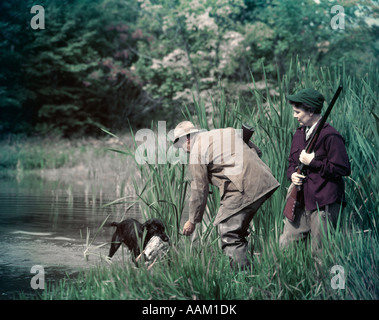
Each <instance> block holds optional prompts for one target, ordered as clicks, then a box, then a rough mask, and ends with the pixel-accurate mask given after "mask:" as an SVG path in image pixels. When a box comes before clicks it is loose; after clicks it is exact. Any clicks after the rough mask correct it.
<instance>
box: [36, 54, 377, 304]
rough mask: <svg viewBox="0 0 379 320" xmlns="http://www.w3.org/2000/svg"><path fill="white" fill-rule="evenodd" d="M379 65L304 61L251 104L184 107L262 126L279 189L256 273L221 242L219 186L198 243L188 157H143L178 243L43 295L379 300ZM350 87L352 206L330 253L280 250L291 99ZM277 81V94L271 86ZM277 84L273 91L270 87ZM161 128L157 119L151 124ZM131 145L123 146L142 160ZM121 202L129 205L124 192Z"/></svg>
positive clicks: (260, 220)
mask: <svg viewBox="0 0 379 320" xmlns="http://www.w3.org/2000/svg"><path fill="white" fill-rule="evenodd" d="M378 80H379V76H378V71H377V70H374V69H372V70H371V72H370V74H367V75H366V77H364V78H363V79H355V78H351V77H349V76H347V75H346V72H345V69H344V67H341V68H340V69H328V68H322V69H315V68H314V67H313V66H312V65H310V64H307V65H301V64H300V62H299V61H296V62H295V63H294V64H292V65H291V67H290V69H289V70H288V72H287V73H286V75H285V76H283V77H282V78H279V77H278V79H277V83H275V84H272V83H271V82H269V81H268V80H267V79H266V80H265V82H266V88H267V89H266V90H263V91H261V90H258V89H257V87H256V86H255V81H254V79H252V82H253V89H252V90H251V96H252V99H251V100H250V101H249V103H246V102H244V101H242V100H237V101H235V102H233V103H232V104H230V103H229V102H228V101H227V98H226V97H225V96H224V95H223V93H222V91H221V94H220V96H219V97H218V99H214V101H213V108H212V109H211V110H207V109H206V108H205V103H204V102H203V101H201V100H199V101H196V100H195V101H194V107H193V108H189V107H188V108H184V110H183V117H181V118H178V122H179V121H182V120H184V119H188V120H191V121H193V122H194V123H195V125H197V126H199V127H200V128H204V129H213V128H222V127H227V126H233V127H236V128H240V127H241V125H242V123H245V122H246V123H249V124H250V125H252V126H254V127H255V129H256V132H255V134H254V137H253V139H254V141H255V143H256V144H257V145H258V146H259V147H260V148H261V149H262V151H263V158H262V159H263V161H265V162H266V163H267V164H268V166H269V167H270V168H271V169H272V172H273V175H274V176H275V177H276V179H277V180H278V181H279V182H280V183H281V187H280V188H279V189H278V190H277V191H276V192H275V193H274V195H273V196H272V197H271V198H270V199H269V200H268V201H266V202H265V204H264V205H263V207H262V208H261V209H260V210H259V211H258V213H257V215H256V216H255V217H254V219H253V221H252V224H251V235H250V237H249V240H250V254H251V259H252V270H251V272H247V273H238V272H237V273H236V272H235V271H233V270H231V269H230V267H229V262H228V259H227V258H226V257H225V256H224V255H223V254H222V252H221V250H220V248H219V246H218V234H217V230H216V228H215V227H213V225H212V220H213V219H214V216H215V213H216V211H217V209H218V205H219V194H218V191H217V190H216V189H215V188H212V191H213V193H212V194H210V195H209V198H208V204H207V212H206V219H204V222H203V224H202V226H198V227H197V228H196V230H197V232H198V234H197V237H196V240H194V241H191V239H190V238H186V237H184V236H182V235H180V233H181V226H182V221H183V218H184V215H185V208H186V207H185V204H186V200H187V199H188V189H189V179H188V177H187V172H186V167H185V166H183V165H182V164H179V163H177V164H166V165H164V164H156V165H154V164H144V165H139V164H137V163H136V168H137V172H136V175H135V179H134V182H133V183H134V188H135V190H136V194H137V196H138V201H139V202H140V204H141V210H142V212H143V214H144V215H145V217H146V218H147V217H159V218H160V219H162V220H163V221H164V223H165V225H166V228H167V231H168V233H169V235H170V237H171V240H172V248H171V250H170V252H169V255H168V258H167V259H166V260H164V261H161V262H159V263H157V264H156V265H154V267H153V268H152V269H150V270H148V269H147V268H144V267H142V268H139V269H138V270H136V269H134V268H133V267H132V266H131V265H130V264H127V263H126V264H121V265H120V264H114V265H112V266H111V267H109V266H108V265H99V267H98V268H96V269H93V270H92V271H90V272H86V273H82V274H81V275H80V276H79V279H76V280H73V281H69V280H66V281H64V282H60V283H59V284H58V285H57V286H53V287H50V288H49V290H45V291H44V292H43V293H42V296H41V298H43V299H378V297H379V293H378V289H377V288H378V285H379V279H378V272H377V266H378V244H379V243H378V239H379V237H378V199H377V194H378V185H379V180H378V173H377V167H378V144H379V139H378V119H379V117H378V115H379V112H378V92H377V88H378V87H379V86H378ZM340 83H341V84H342V85H343V87H344V89H343V92H342V95H341V96H340V98H339V99H338V101H337V103H336V105H335V107H334V109H333V111H332V113H331V115H330V119H329V122H330V123H331V124H332V125H333V126H334V127H335V128H336V129H337V130H338V131H340V132H341V134H342V135H343V136H344V137H345V138H346V147H347V151H348V154H349V157H350V161H351V167H352V174H351V176H350V177H348V178H346V179H345V182H346V194H347V200H348V205H347V207H346V208H345V210H344V212H343V213H342V215H341V218H340V220H339V224H338V228H337V230H335V231H334V232H331V233H330V234H329V238H328V240H325V242H324V245H323V250H322V251H321V252H320V253H319V254H318V255H315V254H312V251H311V249H310V247H311V246H310V245H309V244H308V243H299V244H298V245H295V246H292V247H290V248H288V249H287V250H280V249H279V246H278V241H279V236H280V234H281V232H282V230H283V225H284V218H283V215H282V211H283V207H284V199H285V194H286V188H287V187H288V185H289V182H288V181H287V179H286V169H287V158H288V152H289V149H290V145H291V141H292V135H293V133H294V131H295V130H296V127H297V124H296V123H295V121H294V120H293V117H292V108H291V107H290V106H289V105H288V103H287V102H286V99H285V96H286V95H287V94H291V93H293V92H295V91H297V90H299V89H301V88H304V87H313V88H315V89H317V90H319V91H321V92H322V93H323V94H324V95H325V97H326V100H327V101H330V99H331V97H332V95H333V93H334V92H335V90H336V88H337V87H338V85H339V84H340ZM269 88H271V91H269ZM272 90H274V94H272V92H273V91H272ZM152 128H153V129H154V128H155V127H154V125H153V127H152ZM136 147H137V142H135V146H134V147H132V148H127V149H123V150H116V151H117V152H119V153H122V154H124V155H126V156H127V157H131V158H133V157H134V152H135V149H136ZM117 202H127V199H125V198H120V199H118V200H117ZM334 265H341V266H342V267H343V268H344V270H345V274H346V287H345V289H333V288H332V286H331V278H332V277H333V274H331V268H332V267H333V266H334Z"/></svg>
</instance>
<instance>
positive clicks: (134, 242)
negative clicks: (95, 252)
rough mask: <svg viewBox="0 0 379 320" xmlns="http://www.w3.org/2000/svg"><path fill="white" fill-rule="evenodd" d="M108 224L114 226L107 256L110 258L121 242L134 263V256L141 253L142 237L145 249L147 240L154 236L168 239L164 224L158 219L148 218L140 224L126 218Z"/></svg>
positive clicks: (164, 239) (166, 240)
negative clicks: (130, 254) (129, 252)
mask: <svg viewBox="0 0 379 320" xmlns="http://www.w3.org/2000/svg"><path fill="white" fill-rule="evenodd" d="M110 226H113V227H116V230H115V232H114V234H113V236H112V243H111V247H110V249H109V254H108V257H109V258H112V257H113V255H114V254H115V253H116V251H117V250H118V248H119V247H120V246H121V244H122V243H124V244H125V245H126V246H127V247H128V249H129V250H130V251H131V253H132V259H133V261H134V263H135V264H136V265H137V263H136V258H137V257H138V256H139V255H140V253H141V252H140V243H141V242H142V239H143V238H144V243H143V249H145V247H146V245H147V243H148V242H149V240H150V239H151V238H152V237H154V236H158V237H160V238H161V239H162V241H165V242H168V241H169V237H168V236H167V234H166V233H165V228H164V225H163V223H162V221H161V220H159V219H149V220H147V221H146V222H145V223H143V224H141V223H140V222H139V221H137V220H135V219H132V218H128V219H126V220H123V221H121V222H120V223H117V222H112V223H111V224H110Z"/></svg>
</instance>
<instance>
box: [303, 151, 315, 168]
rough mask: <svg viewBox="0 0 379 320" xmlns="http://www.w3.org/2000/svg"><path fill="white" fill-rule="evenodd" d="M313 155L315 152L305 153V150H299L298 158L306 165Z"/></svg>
mask: <svg viewBox="0 0 379 320" xmlns="http://www.w3.org/2000/svg"><path fill="white" fill-rule="evenodd" d="M314 157H315V153H314V152H312V153H306V152H305V150H303V151H301V153H300V157H299V160H300V162H301V163H304V164H305V165H306V166H309V164H310V163H311V162H312V160H313V158H314Z"/></svg>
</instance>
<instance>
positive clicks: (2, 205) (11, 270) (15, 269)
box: [0, 177, 141, 299]
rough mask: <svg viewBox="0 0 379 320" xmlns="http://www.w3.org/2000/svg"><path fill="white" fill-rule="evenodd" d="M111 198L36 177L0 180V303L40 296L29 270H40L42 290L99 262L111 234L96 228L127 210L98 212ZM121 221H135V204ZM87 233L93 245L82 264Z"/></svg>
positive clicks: (90, 188) (137, 215)
mask: <svg viewBox="0 0 379 320" xmlns="http://www.w3.org/2000/svg"><path fill="white" fill-rule="evenodd" d="M115 198H116V197H114V194H113V192H111V191H108V192H107V191H106V190H101V189H96V187H95V186H88V185H86V186H72V185H69V184H66V183H61V182H51V181H44V180H42V179H40V178H38V177H33V178H24V179H22V180H21V181H16V180H15V179H0V299H14V298H18V295H19V293H20V292H24V293H26V294H28V295H34V294H36V293H37V291H40V290H41V289H33V288H32V285H31V281H32V278H33V277H35V276H38V275H40V272H38V271H33V272H32V267H33V266H37V265H39V266H42V267H43V269H44V272H45V274H44V278H45V286H46V285H47V284H48V283H49V282H54V281H57V280H59V279H62V278H63V277H65V276H66V275H67V274H68V275H73V276H74V275H75V273H78V271H79V270H82V269H83V268H88V267H91V266H94V265H96V264H98V263H105V262H104V261H103V262H102V259H101V257H100V256H98V254H101V255H103V256H105V255H107V253H108V250H109V243H110V241H111V237H112V233H113V231H114V229H113V228H109V227H104V228H101V229H99V227H100V226H101V224H102V223H103V221H104V220H105V219H106V218H107V216H108V215H110V216H109V219H108V221H109V222H111V221H120V220H121V219H122V218H123V217H124V214H125V211H126V208H127V207H129V206H130V204H129V205H121V206H120V205H116V206H111V207H103V205H104V204H106V203H109V202H110V201H112V200H115ZM127 216H128V217H132V218H137V219H138V220H141V217H140V213H139V208H138V205H135V206H133V207H131V208H129V209H128V211H127ZM98 230H99V232H98V234H97V235H96V236H95V234H96V232H97V231H98ZM88 232H89V241H90V242H91V241H93V242H92V244H91V247H90V248H89V251H87V252H89V253H90V255H89V256H88V259H85V257H84V252H85V250H86V249H87V248H88V246H87V245H86V242H87V234H88ZM104 243H106V245H105V246H104V247H102V248H100V249H96V246H97V245H100V244H104ZM119 251H121V250H119ZM118 253H119V252H118ZM34 282H36V280H34ZM37 283H40V282H39V280H38V281H37Z"/></svg>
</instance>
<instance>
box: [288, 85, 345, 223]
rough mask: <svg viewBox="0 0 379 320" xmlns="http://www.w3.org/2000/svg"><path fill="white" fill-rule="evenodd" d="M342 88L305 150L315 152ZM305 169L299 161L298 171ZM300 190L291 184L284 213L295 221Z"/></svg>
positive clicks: (302, 171)
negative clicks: (317, 142) (322, 130)
mask: <svg viewBox="0 0 379 320" xmlns="http://www.w3.org/2000/svg"><path fill="white" fill-rule="evenodd" d="M341 90H342V85H340V86H339V87H338V89H337V91H336V93H335V94H334V97H333V99H332V101H331V102H330V104H329V107H328V109H327V110H326V112H325V114H324V115H323V116H322V118H321V120H320V122H319V124H318V126H317V129H316V130H315V131H314V132H313V133H312V136H311V137H310V139H309V142H308V144H307V145H306V147H305V151H306V152H307V153H312V152H313V150H314V148H315V145H316V141H317V139H318V137H319V135H320V132H321V129H322V128H323V127H324V125H325V122H326V119H327V118H328V116H329V114H330V111H332V108H333V106H334V104H335V103H336V100H337V98H338V96H339V94H340V93H341ZM304 169H305V165H304V164H303V163H301V162H300V161H299V164H298V166H297V170H296V172H297V173H299V174H302V175H305V172H304ZM300 191H301V186H294V185H293V184H291V186H290V188H289V190H288V193H287V199H286V201H287V202H286V205H285V207H284V211H283V214H284V216H285V217H286V218H287V219H288V220H290V221H294V219H295V207H296V204H297V202H299V200H300V198H299V197H300Z"/></svg>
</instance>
